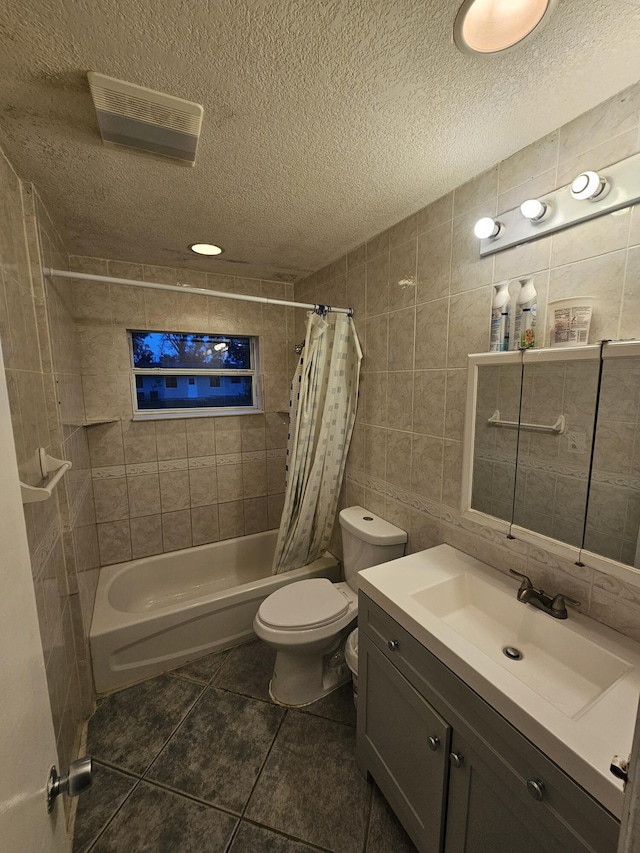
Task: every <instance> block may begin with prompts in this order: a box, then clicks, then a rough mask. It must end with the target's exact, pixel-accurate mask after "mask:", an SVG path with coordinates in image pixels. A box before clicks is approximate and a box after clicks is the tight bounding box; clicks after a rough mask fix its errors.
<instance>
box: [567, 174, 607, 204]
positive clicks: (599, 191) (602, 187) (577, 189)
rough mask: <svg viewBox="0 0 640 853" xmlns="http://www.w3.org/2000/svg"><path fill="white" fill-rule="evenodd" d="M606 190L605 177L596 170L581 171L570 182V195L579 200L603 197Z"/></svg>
mask: <svg viewBox="0 0 640 853" xmlns="http://www.w3.org/2000/svg"><path fill="white" fill-rule="evenodd" d="M608 191H609V184H608V183H607V179H606V178H603V177H602V176H601V175H599V174H598V173H597V172H591V171H587V172H583V173H582V174H581V175H578V177H577V178H574V179H573V181H572V182H571V195H572V196H573V197H574V198H577V199H578V200H579V201H583V200H585V199H596V198H603V197H604V196H605V195H606V194H607V192H608Z"/></svg>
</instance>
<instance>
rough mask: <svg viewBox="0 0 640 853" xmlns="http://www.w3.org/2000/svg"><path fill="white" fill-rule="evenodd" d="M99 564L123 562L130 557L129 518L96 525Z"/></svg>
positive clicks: (106, 564)
mask: <svg viewBox="0 0 640 853" xmlns="http://www.w3.org/2000/svg"><path fill="white" fill-rule="evenodd" d="M98 547H99V549H100V564H101V565H102V566H109V565H111V564H112V563H123V562H126V561H127V560H130V559H131V533H130V530H129V519H126V520H124V521H110V522H107V523H106V524H99V525H98Z"/></svg>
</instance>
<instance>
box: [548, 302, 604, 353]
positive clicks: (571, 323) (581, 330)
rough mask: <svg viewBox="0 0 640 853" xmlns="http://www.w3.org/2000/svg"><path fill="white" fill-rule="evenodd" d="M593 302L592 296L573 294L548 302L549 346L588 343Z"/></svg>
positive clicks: (571, 345)
mask: <svg viewBox="0 0 640 853" xmlns="http://www.w3.org/2000/svg"><path fill="white" fill-rule="evenodd" d="M593 303H594V297H593V296H574V297H572V298H571V299H554V300H553V302H550V303H549V346H552V347H580V346H586V345H587V344H588V343H589V327H590V325H591V315H592V313H593Z"/></svg>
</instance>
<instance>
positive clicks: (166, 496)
mask: <svg viewBox="0 0 640 853" xmlns="http://www.w3.org/2000/svg"><path fill="white" fill-rule="evenodd" d="M205 470H208V471H213V470H214V469H212V468H208V469H205ZM190 502H191V497H190V493H189V472H188V471H165V472H163V473H161V474H160V505H161V508H162V512H163V513H166V512H169V513H173V512H175V511H176V510H179V509H187V508H188V507H189V506H190V505H191V504H190ZM208 503H211V501H208Z"/></svg>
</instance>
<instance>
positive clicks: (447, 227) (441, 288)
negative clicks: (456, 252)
mask: <svg viewBox="0 0 640 853" xmlns="http://www.w3.org/2000/svg"><path fill="white" fill-rule="evenodd" d="M451 239H452V225H451V222H446V223H444V224H443V225H440V226H438V227H437V228H434V229H432V230H431V231H428V232H427V233H425V234H421V235H420V236H419V237H418V258H417V281H418V284H417V292H416V301H417V302H430V301H431V300H433V299H439V298H441V297H443V296H448V295H449V287H450V284H451Z"/></svg>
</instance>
